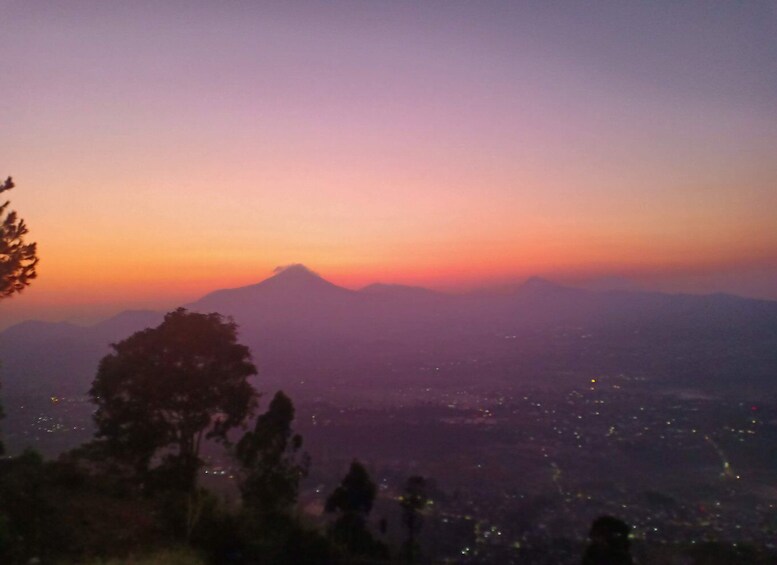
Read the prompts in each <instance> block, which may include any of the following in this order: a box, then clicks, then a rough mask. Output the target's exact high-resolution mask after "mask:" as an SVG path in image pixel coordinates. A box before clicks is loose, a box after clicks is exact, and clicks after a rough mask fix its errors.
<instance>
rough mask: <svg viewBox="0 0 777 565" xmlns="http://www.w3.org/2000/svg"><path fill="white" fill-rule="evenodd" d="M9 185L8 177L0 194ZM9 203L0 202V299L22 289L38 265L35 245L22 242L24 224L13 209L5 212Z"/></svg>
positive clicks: (33, 275)
mask: <svg viewBox="0 0 777 565" xmlns="http://www.w3.org/2000/svg"><path fill="white" fill-rule="evenodd" d="M13 187H14V183H13V180H12V179H11V177H8V178H7V179H6V180H5V182H3V183H0V193H3V192H5V191H7V190H11V189H12V188H13ZM9 204H10V202H8V201H6V202H5V203H3V204H0V299H3V298H8V297H10V296H12V295H13V294H14V293H17V292H21V291H22V290H24V288H25V287H26V286H27V285H29V284H30V281H31V280H32V279H34V278H35V277H36V272H35V267H36V266H37V264H38V257H37V256H36V244H35V243H25V242H24V236H25V235H27V232H28V230H27V226H26V225H25V223H24V220H22V219H21V218H19V217H18V216H17V214H16V212H14V211H10V212H7V209H8V206H9Z"/></svg>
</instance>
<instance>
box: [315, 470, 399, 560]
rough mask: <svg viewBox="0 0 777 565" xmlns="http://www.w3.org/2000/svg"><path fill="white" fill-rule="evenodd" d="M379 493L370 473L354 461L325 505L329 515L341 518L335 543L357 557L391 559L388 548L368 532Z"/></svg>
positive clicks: (336, 527)
mask: <svg viewBox="0 0 777 565" xmlns="http://www.w3.org/2000/svg"><path fill="white" fill-rule="evenodd" d="M377 492H378V488H377V487H376V486H375V483H374V482H372V479H370V475H369V473H367V469H365V468H364V465H362V464H361V463H359V462H358V461H356V460H354V461H353V462H352V463H351V468H350V469H349V471H348V474H347V475H346V476H345V477H344V478H343V480H342V482H341V483H340V485H339V486H338V487H337V488H336V489H335V491H334V492H333V493H332V494H331V495H329V498H327V501H326V506H325V510H326V512H329V513H338V514H339V515H338V517H337V519H336V520H335V523H334V525H333V527H332V537H333V539H334V540H335V542H337V543H340V544H342V545H344V546H345V547H346V548H347V549H348V551H350V552H352V553H355V554H357V555H369V556H372V557H386V556H388V549H387V548H386V546H385V545H383V544H382V543H380V542H379V541H377V540H375V539H374V538H373V537H372V535H371V534H370V532H369V530H368V529H367V517H368V516H369V514H370V511H371V510H372V505H373V503H374V502H375V496H376V494H377Z"/></svg>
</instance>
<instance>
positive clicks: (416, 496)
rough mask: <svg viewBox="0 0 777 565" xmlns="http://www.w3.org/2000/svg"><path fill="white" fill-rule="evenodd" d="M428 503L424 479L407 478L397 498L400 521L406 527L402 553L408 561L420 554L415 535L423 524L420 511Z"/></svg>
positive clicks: (417, 477) (416, 477) (413, 559)
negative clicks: (399, 507) (400, 512)
mask: <svg viewBox="0 0 777 565" xmlns="http://www.w3.org/2000/svg"><path fill="white" fill-rule="evenodd" d="M428 504H429V494H428V492H427V485H426V479H424V478H423V477H419V476H413V477H410V478H409V479H407V482H406V483H405V490H404V492H403V493H402V496H401V497H400V498H399V505H400V506H401V507H402V523H403V524H404V525H405V528H407V540H406V541H405V546H404V551H403V553H404V555H405V557H406V559H407V560H408V562H410V563H412V562H414V561H415V560H416V559H418V555H419V554H420V546H419V544H418V539H417V536H418V534H419V532H420V531H421V526H422V525H423V519H424V517H423V515H422V514H421V512H422V511H423V509H424V508H426V506H427V505H428Z"/></svg>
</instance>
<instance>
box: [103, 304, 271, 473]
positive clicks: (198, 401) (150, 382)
mask: <svg viewBox="0 0 777 565" xmlns="http://www.w3.org/2000/svg"><path fill="white" fill-rule="evenodd" d="M111 347H112V348H113V353H111V354H109V355H107V356H106V357H104V358H103V359H102V361H101V362H100V366H99V369H98V371H97V376H96V378H95V380H94V383H93V385H92V388H91V390H90V391H89V394H90V396H91V397H92V400H93V401H94V402H95V403H96V404H97V411H96V412H95V414H94V420H95V424H96V425H97V432H96V433H97V437H98V439H99V440H100V443H101V444H102V445H103V446H104V448H105V449H106V450H107V452H108V453H109V454H110V455H111V456H113V457H115V458H118V459H121V460H123V461H124V462H125V463H127V464H129V465H131V466H132V467H133V468H134V470H135V471H137V472H139V473H143V472H145V471H147V470H148V467H149V464H150V462H151V458H152V457H153V456H154V455H155V454H158V455H164V456H165V462H166V464H167V466H168V468H169V469H172V470H173V475H174V477H176V478H177V480H178V481H180V482H181V484H180V485H179V486H182V487H186V488H190V487H191V486H192V485H193V481H194V476H195V475H194V473H195V472H196V470H197V468H198V467H199V466H200V465H201V463H202V462H201V460H200V458H199V454H200V447H201V445H202V440H203V438H215V439H216V440H220V441H226V439H227V438H226V434H227V432H228V431H229V430H230V429H232V428H234V427H236V426H239V425H241V424H242V423H243V422H244V421H245V420H246V418H248V417H249V416H250V415H251V413H252V412H253V409H254V407H255V405H256V399H257V396H258V395H257V393H256V391H255V390H254V388H253V386H252V385H251V384H250V383H249V382H248V378H249V377H250V376H252V375H255V374H256V367H255V366H254V365H253V363H252V362H251V354H250V352H249V350H248V348H247V347H246V346H244V345H241V344H240V343H238V341H237V326H236V325H235V324H234V323H233V322H231V321H225V320H224V319H223V318H222V317H221V316H220V315H219V314H198V313H193V312H188V311H186V310H185V309H183V308H179V309H177V310H175V311H173V312H170V313H169V314H167V315H166V316H165V319H164V321H163V322H162V324H161V325H160V326H158V327H156V328H150V329H146V330H142V331H139V332H137V333H135V334H133V335H132V336H130V337H128V338H127V339H125V340H124V341H121V342H119V343H116V344H113V345H112V346H111ZM182 473H183V474H182Z"/></svg>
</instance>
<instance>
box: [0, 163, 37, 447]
mask: <svg viewBox="0 0 777 565" xmlns="http://www.w3.org/2000/svg"><path fill="white" fill-rule="evenodd" d="M14 186H15V185H14V182H13V179H11V177H8V178H7V179H5V181H4V182H2V183H0V194H2V193H3V192H5V191H7V190H11V189H12V188H13V187H14ZM9 205H10V201H6V202H4V203H3V204H0V300H2V299H3V298H9V297H11V296H13V294H14V293H18V292H21V291H22V290H24V288H25V287H26V286H27V285H29V284H30V281H31V280H32V279H34V278H35V277H36V276H37V274H36V272H35V267H36V265H37V264H38V257H37V256H36V247H37V245H36V244H35V243H25V242H24V236H25V235H27V232H28V230H27V226H26V225H25V223H24V220H22V219H21V218H19V217H18V216H17V215H16V212H14V211H11V212H7V211H6V210H7V209H8V206H9ZM4 417H5V414H4V413H3V409H2V406H0V420H2V419H3V418H4ZM4 453H5V446H4V445H3V442H2V441H0V455H3V454H4Z"/></svg>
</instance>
